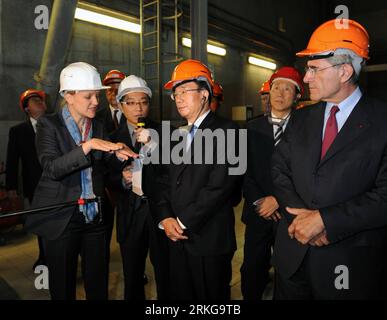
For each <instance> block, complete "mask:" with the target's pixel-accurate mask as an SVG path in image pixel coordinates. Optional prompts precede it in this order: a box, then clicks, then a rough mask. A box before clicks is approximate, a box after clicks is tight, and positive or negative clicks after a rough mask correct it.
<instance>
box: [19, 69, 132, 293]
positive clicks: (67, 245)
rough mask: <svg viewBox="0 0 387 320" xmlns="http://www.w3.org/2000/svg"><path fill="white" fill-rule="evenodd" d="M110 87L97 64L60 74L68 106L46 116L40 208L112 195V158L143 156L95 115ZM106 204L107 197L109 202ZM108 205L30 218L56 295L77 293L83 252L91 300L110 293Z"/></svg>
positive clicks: (40, 136) (40, 127)
mask: <svg viewBox="0 0 387 320" xmlns="http://www.w3.org/2000/svg"><path fill="white" fill-rule="evenodd" d="M106 88H107V87H104V86H102V83H101V79H100V75H99V73H98V72H97V70H96V69H95V68H94V67H93V66H91V65H89V64H87V63H84V62H77V63H72V64H70V65H68V66H67V67H65V68H64V69H63V70H62V72H61V74H60V94H61V95H62V97H63V98H64V102H65V104H64V106H63V108H62V110H61V111H60V112H58V113H55V114H53V115H48V116H45V117H41V118H40V119H39V122H38V124H37V135H36V145H37V154H38V158H39V161H40V163H41V165H42V168H43V173H42V177H41V179H40V181H39V184H38V186H37V188H36V192H35V197H34V200H33V206H34V207H43V206H49V205H53V204H58V203H64V202H69V201H74V200H77V199H79V198H82V199H91V198H95V197H102V198H104V195H105V192H104V188H105V181H104V176H105V175H106V173H107V162H109V165H114V163H113V162H114V161H117V165H118V163H119V160H116V157H113V156H112V155H111V154H112V153H115V154H116V156H117V157H118V158H119V159H120V160H127V159H128V158H129V157H132V156H135V154H134V153H133V152H131V151H130V149H128V148H127V147H126V146H125V145H124V144H122V143H112V142H109V141H106V140H105V132H104V129H103V125H102V123H99V122H98V121H96V120H93V118H94V117H95V114H96V111H97V105H98V97H99V91H100V90H102V89H106ZM102 203H103V202H102ZM103 211H104V208H103V205H102V206H98V205H97V203H96V202H89V203H84V204H83V203H81V202H79V205H74V206H64V207H63V208H60V209H57V210H54V211H48V212H44V213H37V214H33V215H30V216H28V217H27V220H26V228H27V230H29V231H31V232H33V233H36V234H38V235H40V236H41V237H42V238H43V242H44V247H45V250H46V251H45V253H46V261H47V266H48V274H49V287H50V294H51V298H52V299H75V298H76V278H77V262H78V256H79V255H81V257H82V275H83V279H84V285H85V292H86V299H107V298H108V252H109V251H108V250H109V248H107V241H106V226H105V224H104V223H103V219H101V217H103Z"/></svg>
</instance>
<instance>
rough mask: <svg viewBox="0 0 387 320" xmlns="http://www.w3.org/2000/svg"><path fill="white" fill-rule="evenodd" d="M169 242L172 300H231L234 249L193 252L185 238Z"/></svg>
mask: <svg viewBox="0 0 387 320" xmlns="http://www.w3.org/2000/svg"><path fill="white" fill-rule="evenodd" d="M169 244H170V286H171V297H172V300H229V299H230V281H231V277H232V267H231V260H232V257H233V255H234V253H230V254H224V255H216V256H193V255H192V254H190V253H189V252H188V251H187V248H186V247H185V245H184V241H177V242H173V241H171V240H169Z"/></svg>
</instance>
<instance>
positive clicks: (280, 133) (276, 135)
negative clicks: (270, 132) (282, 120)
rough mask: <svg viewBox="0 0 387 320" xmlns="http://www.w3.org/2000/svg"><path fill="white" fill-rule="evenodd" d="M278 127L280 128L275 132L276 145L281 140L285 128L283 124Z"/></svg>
mask: <svg viewBox="0 0 387 320" xmlns="http://www.w3.org/2000/svg"><path fill="white" fill-rule="evenodd" d="M277 127H278V128H277V130H276V132H275V134H274V146H276V145H277V144H278V143H279V142H280V141H281V138H282V135H283V134H284V130H283V129H282V126H278V125H277Z"/></svg>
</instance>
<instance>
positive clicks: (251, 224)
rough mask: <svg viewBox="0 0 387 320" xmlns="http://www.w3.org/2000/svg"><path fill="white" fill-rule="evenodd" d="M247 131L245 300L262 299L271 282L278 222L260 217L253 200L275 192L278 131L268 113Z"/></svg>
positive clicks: (244, 186)
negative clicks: (273, 167)
mask: <svg viewBox="0 0 387 320" xmlns="http://www.w3.org/2000/svg"><path fill="white" fill-rule="evenodd" d="M247 130H248V131H247V171H246V174H245V177H244V184H243V195H244V198H245V203H244V207H243V213H242V222H243V223H244V224H245V225H246V229H245V244H244V255H243V264H242V267H241V289H242V294H243V298H244V299H246V300H260V299H262V294H263V292H264V290H265V287H266V285H267V283H268V281H269V269H270V267H271V266H270V257H271V247H272V245H273V244H274V236H275V227H276V225H277V224H276V223H275V222H274V221H273V220H266V219H264V218H262V217H260V216H259V215H258V213H257V212H256V207H255V206H254V205H253V203H254V201H256V200H258V199H260V198H263V197H266V196H273V195H274V191H273V183H272V179H271V156H272V154H273V151H274V134H273V125H272V124H270V123H269V121H268V118H267V116H260V117H258V118H256V119H254V120H252V121H250V122H249V123H248V124H247Z"/></svg>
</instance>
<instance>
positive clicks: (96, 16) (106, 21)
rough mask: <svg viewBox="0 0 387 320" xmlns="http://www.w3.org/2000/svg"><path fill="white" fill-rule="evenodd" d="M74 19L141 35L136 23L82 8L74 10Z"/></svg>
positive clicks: (139, 27)
mask: <svg viewBox="0 0 387 320" xmlns="http://www.w3.org/2000/svg"><path fill="white" fill-rule="evenodd" d="M75 19H78V20H82V21H87V22H91V23H95V24H99V25H102V26H106V27H110V28H114V29H119V30H124V31H128V32H134V33H141V26H140V25H139V24H137V23H133V22H129V21H125V20H122V19H118V18H114V17H111V16H108V15H105V14H101V13H98V12H94V11H90V10H86V9H82V8H76V10H75Z"/></svg>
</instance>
